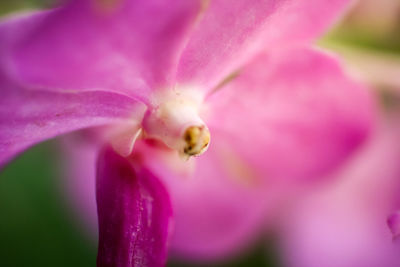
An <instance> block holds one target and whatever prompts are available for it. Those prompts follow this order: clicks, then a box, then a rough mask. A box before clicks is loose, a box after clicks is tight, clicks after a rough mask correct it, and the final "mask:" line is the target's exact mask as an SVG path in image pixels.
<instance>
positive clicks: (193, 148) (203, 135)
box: [183, 126, 210, 156]
mask: <svg viewBox="0 0 400 267" xmlns="http://www.w3.org/2000/svg"><path fill="white" fill-rule="evenodd" d="M183 139H184V140H185V142H186V145H185V147H184V149H183V152H184V153H185V154H186V155H188V156H196V155H200V154H202V153H204V152H205V151H206V150H207V148H208V144H209V143H210V132H209V131H208V129H207V128H206V127H205V126H191V127H189V128H187V129H186V131H185V133H184V135H183Z"/></svg>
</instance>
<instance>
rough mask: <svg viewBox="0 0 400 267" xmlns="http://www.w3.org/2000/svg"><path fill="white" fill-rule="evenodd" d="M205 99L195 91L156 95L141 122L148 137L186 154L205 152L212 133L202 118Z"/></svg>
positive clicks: (185, 155) (192, 154)
mask: <svg viewBox="0 0 400 267" xmlns="http://www.w3.org/2000/svg"><path fill="white" fill-rule="evenodd" d="M202 100H203V97H202V96H201V95H199V93H198V92H195V91H174V92H172V93H168V94H164V95H160V96H157V97H155V98H154V103H153V107H152V108H150V109H149V110H148V111H147V113H146V115H145V117H144V119H143V123H142V125H143V129H144V131H145V134H146V136H148V137H150V138H155V139H158V140H160V141H162V142H164V143H165V144H166V145H167V146H168V147H170V148H172V149H175V150H177V151H178V152H179V153H180V154H181V155H182V156H184V157H190V156H197V155H200V154H202V153H204V152H205V151H206V150H207V148H208V145H209V143H210V132H209V130H208V128H207V126H206V125H205V123H204V122H203V120H202V119H201V118H200V117H199V110H200V106H201V103H202Z"/></svg>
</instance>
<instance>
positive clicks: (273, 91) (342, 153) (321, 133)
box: [205, 48, 374, 180]
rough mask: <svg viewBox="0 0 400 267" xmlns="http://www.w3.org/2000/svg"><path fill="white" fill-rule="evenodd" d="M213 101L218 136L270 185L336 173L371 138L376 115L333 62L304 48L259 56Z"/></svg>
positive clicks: (363, 90) (366, 98) (363, 92)
mask: <svg viewBox="0 0 400 267" xmlns="http://www.w3.org/2000/svg"><path fill="white" fill-rule="evenodd" d="M208 101H209V110H208V113H207V114H208V116H209V117H208V120H206V123H207V124H208V126H209V128H210V131H211V135H212V136H215V135H220V136H221V139H220V140H219V142H220V145H222V144H224V146H225V147H227V148H228V149H229V151H230V152H229V154H232V153H233V154H236V155H237V157H239V158H241V159H243V160H244V161H245V162H248V164H250V166H251V167H252V168H255V169H256V170H258V171H260V172H261V173H262V175H263V177H264V178H265V179H266V180H270V179H275V180H276V178H279V179H309V178H314V177H319V176H321V175H322V174H324V173H326V172H328V171H331V170H333V169H334V168H335V167H337V166H338V165H339V164H340V163H342V162H343V161H344V160H345V159H346V158H347V156H348V155H349V154H350V153H351V152H353V151H354V150H355V149H356V148H357V147H358V146H359V145H360V144H361V143H362V142H363V140H364V139H365V138H366V136H367V135H368V133H369V130H370V127H371V124H372V120H373V110H374V109H373V105H372V103H371V102H372V101H371V96H370V95H369V93H368V92H367V90H366V88H364V87H363V86H361V85H360V84H358V83H356V82H354V81H352V80H350V79H349V78H348V77H347V76H346V75H345V74H344V73H343V71H342V69H341V67H340V65H339V64H338V62H337V61H336V60H335V59H334V58H332V57H330V56H328V55H325V54H323V53H320V52H317V51H313V50H309V49H304V48H297V49H292V50H286V51H283V50H282V51H281V52H275V53H273V54H264V55H259V56H258V57H257V58H256V59H255V60H254V61H253V62H252V63H251V64H249V65H247V66H245V67H244V68H243V71H242V72H241V73H240V75H239V77H237V78H236V79H234V80H233V81H231V82H230V83H228V84H227V85H226V87H224V88H222V89H220V90H219V91H217V92H216V93H215V94H214V95H212V96H211V97H210V98H209V100H208ZM207 114H206V115H205V116H207ZM211 145H213V144H211Z"/></svg>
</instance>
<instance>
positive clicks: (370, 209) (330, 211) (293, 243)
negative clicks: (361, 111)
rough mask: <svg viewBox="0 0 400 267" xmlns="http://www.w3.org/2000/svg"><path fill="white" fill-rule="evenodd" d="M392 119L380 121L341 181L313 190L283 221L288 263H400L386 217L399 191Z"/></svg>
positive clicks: (361, 266) (356, 266)
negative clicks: (378, 127)
mask: <svg viewBox="0 0 400 267" xmlns="http://www.w3.org/2000/svg"><path fill="white" fill-rule="evenodd" d="M390 123H391V124H392V125H391V126H390ZM390 123H387V122H386V123H384V124H383V125H381V126H382V127H380V129H379V130H378V131H377V133H375V134H374V135H373V136H372V138H371V141H370V142H369V143H368V144H367V145H366V146H365V148H364V149H363V150H361V151H360V153H359V154H357V156H356V157H354V158H353V159H352V160H351V161H350V162H349V164H348V165H346V166H345V167H344V169H343V170H342V171H341V172H340V173H339V175H338V176H339V177H338V178H339V179H335V180H334V183H328V184H324V185H322V186H321V187H319V188H318V187H317V188H313V192H309V193H308V197H306V198H305V199H304V200H301V201H297V203H296V205H295V206H294V209H293V211H292V212H291V213H289V215H288V216H287V217H286V218H285V219H284V221H283V222H282V231H283V240H282V242H281V243H282V245H283V248H284V251H283V252H284V256H283V258H284V259H286V262H287V266H289V267H290V266H293V267H303V266H304V267H320V266H324V267H366V266H367V267H380V266H385V267H397V266H400V254H399V247H398V246H396V244H395V243H394V242H393V241H392V233H391V232H390V230H389V228H388V227H387V225H386V218H387V215H388V214H390V212H391V211H392V210H393V209H398V208H399V206H397V207H396V206H395V204H398V201H397V203H396V200H398V199H399V192H400V191H399V189H400V165H399V158H400V146H399V142H398V140H399V136H400V131H399V130H400V128H399V127H398V126H395V127H393V122H390ZM396 127H397V129H396Z"/></svg>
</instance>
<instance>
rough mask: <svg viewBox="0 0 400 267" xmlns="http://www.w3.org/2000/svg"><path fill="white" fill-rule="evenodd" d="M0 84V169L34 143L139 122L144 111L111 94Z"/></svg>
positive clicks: (131, 101) (132, 101) (131, 100)
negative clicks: (93, 127) (22, 87)
mask: <svg viewBox="0 0 400 267" xmlns="http://www.w3.org/2000/svg"><path fill="white" fill-rule="evenodd" d="M0 84H1V91H0V96H1V97H0V166H1V165H3V164H5V163H6V162H7V161H9V160H10V159H11V158H13V157H14V156H15V155H16V154H18V153H19V152H21V151H23V150H24V149H26V148H28V147H30V146H31V145H34V144H35V143H38V142H41V141H43V140H46V139H49V138H52V137H55V136H57V135H60V134H64V133H67V132H71V131H73V130H77V129H81V128H86V127H91V126H97V125H104V124H109V123H116V122H120V121H122V120H127V119H129V120H134V119H140V118H141V117H142V116H143V114H144V109H145V108H144V105H143V104H141V103H140V102H136V101H135V100H133V99H131V98H128V97H126V96H123V95H119V94H116V93H112V92H100V91H92V92H80V93H57V92H48V91H47V92H46V91H38V90H24V89H21V88H17V87H16V86H15V85H10V83H5V82H0Z"/></svg>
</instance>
